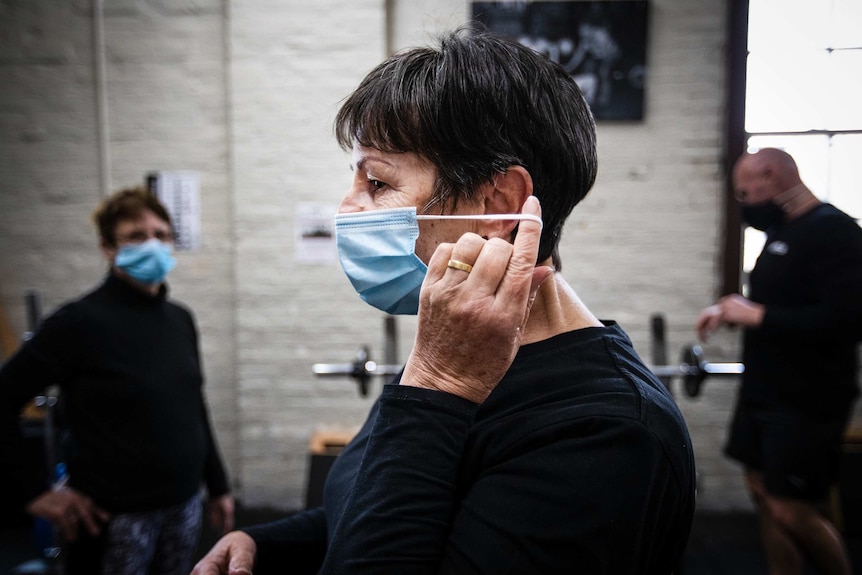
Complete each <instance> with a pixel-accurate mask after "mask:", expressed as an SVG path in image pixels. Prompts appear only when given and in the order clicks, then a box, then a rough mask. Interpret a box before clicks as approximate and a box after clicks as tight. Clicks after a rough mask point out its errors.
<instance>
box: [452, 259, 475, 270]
mask: <svg viewBox="0 0 862 575" xmlns="http://www.w3.org/2000/svg"><path fill="white" fill-rule="evenodd" d="M446 266H447V267H450V268H452V269H453V270H461V271H462V272H467V273H470V272H471V271H473V266H471V265H470V264H465V263H464V262H459V261H458V260H449V263H448V264H446Z"/></svg>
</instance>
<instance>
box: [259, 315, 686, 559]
mask: <svg viewBox="0 0 862 575" xmlns="http://www.w3.org/2000/svg"><path fill="white" fill-rule="evenodd" d="M694 496H695V472H694V459H693V454H692V449H691V442H690V439H689V436H688V432H687V430H686V426H685V423H684V421H683V419H682V417H681V415H680V413H679V411H678V409H677V407H676V405H675V404H674V402H673V400H672V399H671V398H670V396H669V394H668V393H667V391H666V390H665V388H664V387H663V386H662V385H661V383H659V382H658V381H657V380H656V379H655V377H654V376H653V375H652V374H651V373H650V372H649V371H648V370H647V369H646V368H645V367H644V366H643V364H642V362H641V361H640V359H639V358H638V357H637V355H636V353H635V351H634V350H633V348H632V347H631V343H630V341H629V340H628V338H627V336H626V335H625V334H624V333H623V332H622V330H621V329H619V327H617V326H610V327H602V328H587V329H582V330H577V331H573V332H569V333H565V334H561V335H558V336H556V337H553V338H551V339H548V340H545V341H541V342H538V343H534V344H530V345H525V346H523V347H522V348H521V349H520V351H519V352H518V355H517V357H516V358H515V361H514V363H513V365H512V367H511V368H510V370H509V372H508V373H507V374H506V376H505V377H504V379H503V380H502V381H501V383H500V384H499V386H498V387H497V388H496V389H495V390H494V392H493V393H492V394H491V395H490V397H489V398H488V399H487V400H486V401H485V403H483V404H482V405H481V406H476V405H475V404H473V403H470V402H468V401H465V400H462V399H460V398H458V397H455V396H452V395H449V394H445V393H441V392H435V391H430V390H424V389H418V388H413V387H409V386H398V385H388V386H385V387H384V389H383V391H382V393H381V397H380V399H379V400H378V402H377V403H376V404H375V405H374V407H373V408H372V411H371V414H370V416H369V418H368V420H367V421H366V423H365V425H364V426H363V428H362V429H361V431H360V432H359V434H358V435H357V436H356V438H354V440H353V441H352V442H351V443H350V444H349V445H348V446H347V447H346V448H345V450H344V452H343V453H342V454H341V455H340V456H339V458H338V459H337V460H336V462H335V464H334V465H333V467H332V470H331V472H330V475H329V477H328V479H327V482H326V487H325V490H324V507H323V508H318V509H314V510H310V511H306V512H303V513H299V514H296V515H294V516H291V517H288V518H286V519H284V520H282V521H278V522H275V523H272V524H268V525H263V526H257V527H252V528H248V529H246V531H247V532H248V533H249V534H251V535H252V537H253V538H254V539H255V541H256V542H257V545H258V564H257V566H256V567H255V573H260V574H265V573H270V572H272V573H275V572H280V571H284V570H285V569H286V568H288V567H289V568H290V570H291V572H292V573H317V572H318V570H319V572H321V573H327V574H328V573H411V574H422V573H487V574H492V573H493V574H501V573H513V574H514V573H518V574H530V573H537V574H538V573H542V574H546V575H547V574H553V573H572V572H574V571H578V572H583V573H613V574H624V573H669V572H671V571H672V569H673V568H674V567H675V566H676V564H677V562H678V560H679V558H680V557H681V555H682V552H683V550H684V549H685V545H686V542H687V540H688V535H689V529H690V526H691V520H692V515H693V512H694ZM322 562H323V563H322ZM321 563H322V567H321Z"/></svg>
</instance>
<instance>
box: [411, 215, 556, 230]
mask: <svg viewBox="0 0 862 575" xmlns="http://www.w3.org/2000/svg"><path fill="white" fill-rule="evenodd" d="M416 219H417V220H520V221H524V220H531V221H534V222H536V223H537V224H539V225H540V226H543V227H544V225H545V224H544V222H542V218H540V217H539V216H535V215H533V214H478V215H473V214H470V215H467V214H458V215H449V216H445V215H435V214H416Z"/></svg>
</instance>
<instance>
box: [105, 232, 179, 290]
mask: <svg viewBox="0 0 862 575" xmlns="http://www.w3.org/2000/svg"><path fill="white" fill-rule="evenodd" d="M172 251H173V249H172V247H171V245H170V244H166V243H164V242H160V241H159V240H157V239H156V238H152V239H150V240H147V241H145V242H142V243H139V244H126V245H124V246H122V247H121V248H120V249H119V251H117V255H116V257H115V258H114V265H115V266H117V267H118V268H119V269H121V270H123V271H124V272H125V273H127V274H128V275H129V276H131V277H132V278H133V279H136V280H137V281H139V282H141V283H145V284H157V283H161V282H162V281H164V279H165V276H167V275H168V272H169V271H171V270H172V269H174V266H176V264H177V261H176V260H175V259H174V258H173V256H171V252H172Z"/></svg>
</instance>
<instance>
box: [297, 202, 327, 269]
mask: <svg viewBox="0 0 862 575" xmlns="http://www.w3.org/2000/svg"><path fill="white" fill-rule="evenodd" d="M337 209H338V206H336V205H335V204H326V203H318V202H300V203H299V204H297V206H296V226H295V227H294V229H295V230H296V242H295V244H296V261H297V262H302V263H310V264H326V263H330V262H332V261H335V259H336V258H335V253H336V252H335V220H334V217H335V212H336V210H337Z"/></svg>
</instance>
